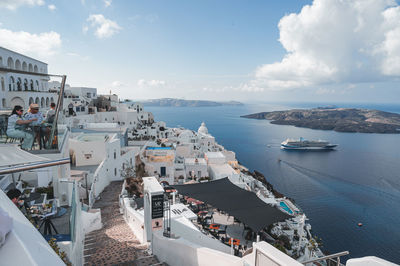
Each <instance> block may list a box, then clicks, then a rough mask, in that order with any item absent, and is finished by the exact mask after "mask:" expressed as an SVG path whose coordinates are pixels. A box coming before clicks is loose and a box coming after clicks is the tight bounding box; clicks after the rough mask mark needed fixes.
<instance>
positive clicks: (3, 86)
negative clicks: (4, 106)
mask: <svg viewBox="0 0 400 266" xmlns="http://www.w3.org/2000/svg"><path fill="white" fill-rule="evenodd" d="M1 90H2V91H5V90H6V86H5V84H4V78H3V77H1Z"/></svg>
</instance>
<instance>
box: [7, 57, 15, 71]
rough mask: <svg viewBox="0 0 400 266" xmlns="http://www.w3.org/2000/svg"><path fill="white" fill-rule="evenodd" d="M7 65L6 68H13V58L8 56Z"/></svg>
mask: <svg viewBox="0 0 400 266" xmlns="http://www.w3.org/2000/svg"><path fill="white" fill-rule="evenodd" d="M7 67H8V68H11V69H13V68H14V60H13V59H12V58H11V57H9V58H8V59H7Z"/></svg>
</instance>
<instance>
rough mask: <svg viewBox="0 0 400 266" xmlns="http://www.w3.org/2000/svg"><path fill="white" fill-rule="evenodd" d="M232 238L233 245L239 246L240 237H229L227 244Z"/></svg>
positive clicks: (230, 242)
mask: <svg viewBox="0 0 400 266" xmlns="http://www.w3.org/2000/svg"><path fill="white" fill-rule="evenodd" d="M232 240H233V245H234V246H239V245H240V239H236V238H229V242H228V243H229V245H231V244H232Z"/></svg>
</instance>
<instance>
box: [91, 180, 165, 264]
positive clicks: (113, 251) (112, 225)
mask: <svg viewBox="0 0 400 266" xmlns="http://www.w3.org/2000/svg"><path fill="white" fill-rule="evenodd" d="M121 186H122V182H111V184H110V185H109V186H107V187H106V188H105V189H104V191H103V192H102V193H101V194H100V200H99V201H97V202H96V203H95V205H94V206H93V207H94V208H100V209H101V220H102V223H103V228H101V229H99V230H96V231H93V232H90V233H89V234H86V236H85V243H84V261H85V264H84V265H96V266H97V265H126V266H128V265H135V266H142V265H143V266H144V265H146V266H148V265H166V264H165V263H160V262H159V261H158V259H157V257H156V256H154V255H150V254H149V253H148V252H147V245H142V244H140V242H139V240H138V239H137V238H136V237H135V235H134V234H133V233H132V231H131V229H130V228H129V226H128V225H127V224H126V222H125V220H124V219H123V217H122V214H120V212H119V206H118V196H119V192H120V191H121Z"/></svg>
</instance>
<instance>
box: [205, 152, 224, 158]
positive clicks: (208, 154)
mask: <svg viewBox="0 0 400 266" xmlns="http://www.w3.org/2000/svg"><path fill="white" fill-rule="evenodd" d="M205 156H206V157H207V158H209V159H216V158H218V159H219V158H221V159H222V158H225V155H223V154H222V152H220V151H217V152H206V154H205Z"/></svg>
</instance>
